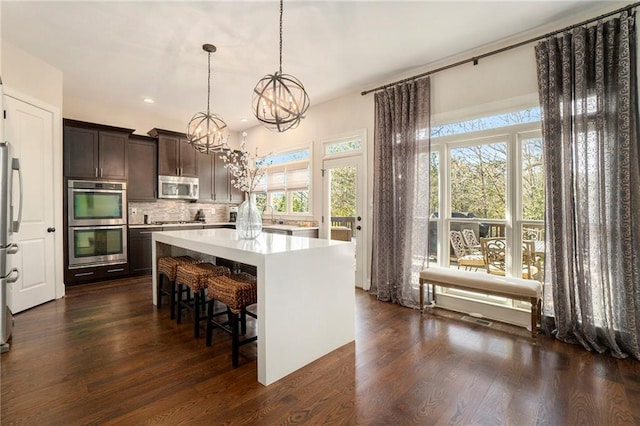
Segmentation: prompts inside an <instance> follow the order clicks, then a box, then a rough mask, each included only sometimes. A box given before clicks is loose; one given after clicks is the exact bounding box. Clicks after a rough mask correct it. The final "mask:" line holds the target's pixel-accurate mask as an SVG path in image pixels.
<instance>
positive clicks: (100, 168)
mask: <svg viewBox="0 0 640 426" xmlns="http://www.w3.org/2000/svg"><path fill="white" fill-rule="evenodd" d="M100 177H102V167H100Z"/></svg>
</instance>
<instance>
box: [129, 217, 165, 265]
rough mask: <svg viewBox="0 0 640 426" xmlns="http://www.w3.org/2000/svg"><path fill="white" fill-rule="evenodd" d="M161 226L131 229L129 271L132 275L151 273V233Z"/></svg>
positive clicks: (158, 229)
mask: <svg viewBox="0 0 640 426" xmlns="http://www.w3.org/2000/svg"><path fill="white" fill-rule="evenodd" d="M160 230H162V229H161V228H158V227H155V228H135V229H132V228H130V229H129V272H130V273H131V275H149V274H151V267H152V263H151V233H152V232H154V231H160Z"/></svg>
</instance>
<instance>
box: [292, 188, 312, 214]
mask: <svg viewBox="0 0 640 426" xmlns="http://www.w3.org/2000/svg"><path fill="white" fill-rule="evenodd" d="M290 194H291V209H292V211H293V213H308V212H309V191H306V190H305V191H292V192H290Z"/></svg>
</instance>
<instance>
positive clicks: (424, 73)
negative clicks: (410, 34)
mask: <svg viewBox="0 0 640 426" xmlns="http://www.w3.org/2000/svg"><path fill="white" fill-rule="evenodd" d="M638 6H640V2H636V3H633V4H630V5H627V6H625V7H622V8H620V9H618V10H614V11H612V12H608V13H605V14H603V15H600V16H596V17H595V18H591V19H587V20H586V21H582V22H579V23H577V24H574V25H570V26H568V27H565V28H562V29H560V30H556V31H553V32H550V33H547V34H544V35H541V36H538V37H534V38H530V39H528V40H525V41H521V42H519V43H516V44H512V45H511V46H506V47H502V48H500V49H496V50H492V51H491V52H487V53H483V54H482V55H478V56H473V57H471V58H468V59H465V60H463V61H458V62H455V63H453V64H449V65H445V66H443V67H440V68H436V69H434V70H431V71H426V72H423V73H420V74H418V75H414V76H413V77H407V78H403V79H402V80H398V81H394V82H393V83H389V84H384V85H382V86H378V87H376V88H374V89H369V90H365V91H364V92H361V93H360V94H361V95H362V96H364V95H367V94H369V93H371V92H377V91H379V90H383V89H386V88H387V87H391V86H395V85H396V84H400V83H406V82H407V81H412V80H416V79H418V78H420V77H426V76H428V75H431V74H435V73H437V72H440V71H444V70H448V69H450V68H455V67H457V66H460V65H464V64H468V63H469V62H473V65H478V61H479V60H480V59H483V58H486V57H488V56H493V55H496V54H498V53H502V52H506V51H508V50H511V49H515V48H517V47H520V46H524V45H525V44H530V43H533V42H536V41H538V40H542V39H545V38H547V37H552V36H554V35H556V34H560V33H562V32H564V31H568V30H572V29H574V28H577V27H581V26H583V25H587V24H590V23H592V22H595V21H598V20H600V19H603V18H607V17H609V16H611V15H615V14H618V13H621V12H624V11H625V10H630V9H634V8H636V7H638Z"/></svg>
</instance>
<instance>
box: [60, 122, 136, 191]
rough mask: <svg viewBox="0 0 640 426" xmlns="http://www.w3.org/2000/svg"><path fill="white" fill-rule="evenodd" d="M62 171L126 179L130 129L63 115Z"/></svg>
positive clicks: (73, 175)
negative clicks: (67, 117) (73, 118)
mask: <svg viewBox="0 0 640 426" xmlns="http://www.w3.org/2000/svg"><path fill="white" fill-rule="evenodd" d="M63 124H64V174H65V176H66V177H70V178H79V179H105V180H126V179H127V162H128V156H127V145H128V141H129V135H130V134H131V133H133V129H124V128H121V127H113V126H105V125H102V124H95V123H87V122H84V121H77V120H69V119H64V121H63Z"/></svg>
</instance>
